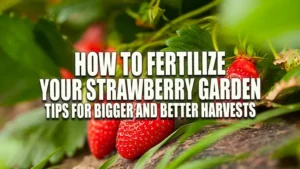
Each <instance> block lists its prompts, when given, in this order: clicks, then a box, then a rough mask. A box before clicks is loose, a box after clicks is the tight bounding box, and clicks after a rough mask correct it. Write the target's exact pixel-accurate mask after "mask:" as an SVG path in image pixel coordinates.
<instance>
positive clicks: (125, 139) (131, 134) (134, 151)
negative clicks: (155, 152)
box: [117, 105, 175, 160]
mask: <svg viewBox="0 0 300 169" xmlns="http://www.w3.org/2000/svg"><path fill="white" fill-rule="evenodd" d="M158 112H160V108H159V105H158ZM174 126H175V121H174V120H173V119H160V118H159V117H158V118H157V119H133V120H123V121H121V123H120V127H119V131H118V135H117V151H118V153H119V154H120V155H121V156H122V157H124V158H126V159H130V160H134V159H136V158H138V157H140V156H141V155H143V154H144V153H145V152H146V151H147V150H149V149H150V148H152V147H153V146H155V145H156V144H158V143H159V142H161V141H162V140H163V139H165V138H166V137H167V136H168V135H169V134H171V133H172V132H173V130H174Z"/></svg>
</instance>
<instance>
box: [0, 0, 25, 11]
mask: <svg viewBox="0 0 300 169" xmlns="http://www.w3.org/2000/svg"><path fill="white" fill-rule="evenodd" d="M20 2H21V0H2V1H1V4H0V12H2V11H5V10H6V9H9V8H11V7H13V6H15V5H17V4H18V3H20Z"/></svg>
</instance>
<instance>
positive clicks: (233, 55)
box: [0, 0, 300, 169]
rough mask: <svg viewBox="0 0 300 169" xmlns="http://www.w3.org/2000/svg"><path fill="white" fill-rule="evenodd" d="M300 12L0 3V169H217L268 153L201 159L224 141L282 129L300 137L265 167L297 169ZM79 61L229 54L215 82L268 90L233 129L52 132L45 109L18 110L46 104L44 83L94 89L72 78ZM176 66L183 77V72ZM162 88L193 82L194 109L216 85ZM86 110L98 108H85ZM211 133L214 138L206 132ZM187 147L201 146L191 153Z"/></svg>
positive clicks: (159, 126) (87, 127)
mask: <svg viewBox="0 0 300 169" xmlns="http://www.w3.org/2000/svg"><path fill="white" fill-rule="evenodd" d="M299 10H300V2H299V1H298V0H290V1H288V2H287V1H282V0H273V1H260V0H244V1H238V0H203V1H193V0H186V1H183V0H173V1H171V0H142V1H138V0H126V1H119V0H110V1H105V0H44V1H39V0H28V1H21V0H3V1H1V2H0V12H1V14H0V37H1V38H0V77H1V79H2V81H1V83H0V143H1V144H0V168H4V169H6V168H31V167H33V168H47V167H52V166H55V165H57V166H58V168H63V167H64V166H63V165H62V161H63V160H64V159H70V158H74V159H76V160H77V163H80V162H81V160H79V159H77V158H76V157H78V156H80V154H81V153H83V154H84V156H91V155H93V156H95V157H96V158H98V159H101V160H103V161H105V162H103V164H101V165H100V164H99V165H98V163H97V166H96V167H95V168H98V167H100V168H108V167H112V168H114V167H118V163H122V164H121V166H127V165H131V166H130V167H131V168H132V167H134V168H137V169H140V168H144V167H145V166H147V165H149V162H151V161H155V162H154V163H152V164H151V166H150V168H154V167H156V168H168V169H173V168H214V167H217V166H220V165H223V164H224V163H235V162H236V161H239V162H242V161H243V160H251V159H252V158H255V157H256V156H257V155H258V154H262V152H264V151H263V150H265V149H264V148H266V147H264V146H262V147H260V149H256V148H255V149H254V148H253V150H252V151H247V152H244V153H229V154H228V153H225V156H220V155H216V154H213V153H212V154H210V155H208V157H209V158H206V157H207V156H205V155H203V153H204V154H205V153H206V150H208V149H209V148H210V147H212V146H214V145H215V144H216V143H217V142H218V141H220V140H222V139H224V138H225V137H232V135H233V134H235V133H237V132H239V131H246V130H247V129H250V128H251V129H253V128H255V127H256V125H258V124H261V123H262V125H264V124H269V123H270V124H271V125H274V124H278V121H285V123H288V124H289V125H291V126H294V128H293V130H292V129H291V130H289V131H291V132H292V133H293V134H294V135H293V137H286V138H284V139H283V140H281V141H280V145H276V146H275V145H274V146H273V144H271V143H270V145H271V146H272V147H271V150H269V151H268V155H267V156H266V158H267V159H268V160H271V159H272V160H276V161H277V162H278V163H280V162H281V161H282V160H285V159H292V160H294V161H296V163H295V164H293V167H295V168H297V167H299V163H300V161H299V159H300V155H299V146H300V145H299V127H298V128H297V127H295V126H297V124H298V123H299V115H297V112H299V111H300V99H299V96H298V95H299V91H300V90H299V89H300V73H299V72H300V65H299V50H300V46H299V39H300V34H299V29H300V25H299V17H300V15H299V12H298V11H299ZM76 51H81V52H104V51H109V52H113V51H117V52H122V51H130V52H133V51H139V52H141V53H142V54H143V57H144V58H146V53H147V52H148V51H163V52H178V51H199V52H202V51H225V52H226V57H225V60H226V66H225V69H226V75H225V76H222V77H218V78H228V79H232V78H239V79H243V78H261V89H262V90H261V91H262V93H261V95H262V96H263V97H262V99H261V100H257V101H256V102H255V104H256V106H257V108H256V110H257V112H258V115H257V116H256V118H254V119H240V120H236V121H234V122H226V121H220V120H216V119H201V118H199V119H175V120H174V119H160V118H159V117H158V118H157V119H142V120H139V119H122V120H120V119H90V120H79V119H63V118H60V119H58V120H46V118H45V109H44V108H43V104H42V103H41V102H40V101H39V102H38V103H37V105H34V106H29V109H30V110H29V111H25V108H24V107H26V106H23V108H21V110H20V109H18V106H19V105H22V104H24V102H25V105H30V103H32V102H33V101H35V100H40V99H41V94H42V93H41V90H40V84H39V79H60V78H61V79H71V80H72V79H73V80H74V78H79V79H81V81H82V82H83V84H84V82H85V81H86V80H87V79H88V78H90V77H88V76H86V77H74V71H75V70H74V53H75V52H76ZM201 61H202V59H201V58H199V65H202V64H201ZM116 64H117V66H116V68H117V74H116V77H115V79H118V78H133V77H132V76H131V75H130V76H128V77H123V75H122V71H121V70H122V69H121V67H122V65H123V60H122V58H121V57H120V55H117V63H116ZM145 64H146V63H143V65H145ZM176 66H177V70H178V68H179V63H178V62H176ZM190 66H191V65H188V64H185V66H184V69H188V68H189V67H190ZM154 71H155V69H154ZM144 72H145V70H144ZM185 72H187V71H185ZM153 74H155V72H153ZM145 77H146V75H145V74H143V75H142V76H141V77H139V78H145ZM95 78H99V77H98V76H96V77H95ZM101 78H106V77H101ZM149 78H153V79H154V78H157V77H156V76H152V77H149ZM163 78H195V79H196V80H195V83H196V84H195V85H194V87H195V88H194V90H193V93H192V95H193V97H192V98H193V99H192V101H191V102H196V103H201V102H202V100H200V99H199V98H198V91H197V87H198V84H197V82H198V81H197V79H199V78H207V79H209V78H217V76H189V75H187V74H186V75H184V76H179V73H178V75H177V76H174V77H163ZM82 102H83V103H86V104H91V105H93V104H94V103H93V102H89V101H88V100H87V99H86V98H83V100H82ZM130 102H133V103H134V102H136V101H130ZM21 107H22V106H21ZM27 109H28V108H26V110H27ZM15 111H17V113H15ZM13 112H14V113H13ZM2 119H3V120H2ZM7 119H8V120H7ZM175 121H176V125H175ZM209 127H214V129H215V130H213V131H211V132H203V131H206V130H205V129H206V128H209ZM257 128H258V129H257V131H259V130H260V129H259V127H257ZM271 132H272V131H270V132H269V133H271ZM199 133H201V134H200V135H201V137H200V136H199ZM202 135H203V136H205V137H202ZM249 137H251V135H250V134H249ZM191 138H193V139H195V138H196V141H195V142H194V143H193V144H192V145H188V146H185V145H186V144H188V143H189V141H190V139H191ZM257 139H258V140H259V139H260V138H257ZM256 143H259V141H257V142H256ZM253 144H255V143H253ZM163 146H167V147H166V150H163V149H162V147H163ZM266 146H267V145H266ZM182 147H183V148H182ZM254 147H256V146H255V145H254ZM262 149H263V150H262ZM181 150H182V151H181ZM155 154H156V155H157V154H160V156H159V157H158V156H155ZM124 158H125V159H129V160H125V161H124V160H123V159H124ZM152 158H155V159H154V160H153V159H152ZM98 159H95V158H93V160H94V161H96V162H99V161H98ZM130 160H131V161H130ZM134 160H135V161H134ZM91 163H92V162H91ZM236 164H237V163H236ZM72 167H73V166H72ZM130 167H128V168H130ZM148 167H149V166H148ZM248 167H251V166H248ZM86 168H87V167H86ZM270 168H272V167H270Z"/></svg>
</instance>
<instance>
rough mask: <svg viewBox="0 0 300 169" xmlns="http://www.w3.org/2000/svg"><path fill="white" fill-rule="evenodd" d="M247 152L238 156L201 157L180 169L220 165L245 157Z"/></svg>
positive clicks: (205, 168)
mask: <svg viewBox="0 0 300 169" xmlns="http://www.w3.org/2000/svg"><path fill="white" fill-rule="evenodd" d="M245 157H246V156H245V154H242V155H237V156H221V157H211V158H207V159H201V160H196V161H192V162H189V163H186V164H184V165H182V166H180V167H179V168H178V169H198V168H201V169H209V168H214V167H216V166H219V165H221V164H224V163H228V162H233V161H237V160H240V159H243V158H245Z"/></svg>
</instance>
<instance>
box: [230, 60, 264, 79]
mask: <svg viewBox="0 0 300 169" xmlns="http://www.w3.org/2000/svg"><path fill="white" fill-rule="evenodd" d="M258 77H259V73H258V71H257V69H256V67H255V65H254V64H253V63H252V62H251V61H250V60H249V59H247V58H237V59H236V60H235V61H234V62H233V63H232V64H231V65H230V66H229V67H228V69H227V75H226V78H229V79H231V78H240V79H242V78H258Z"/></svg>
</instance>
